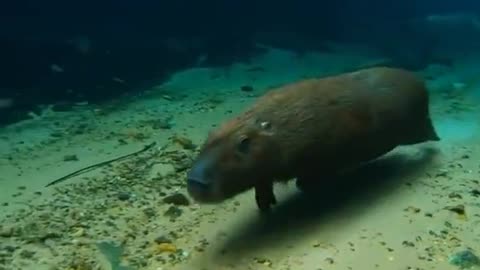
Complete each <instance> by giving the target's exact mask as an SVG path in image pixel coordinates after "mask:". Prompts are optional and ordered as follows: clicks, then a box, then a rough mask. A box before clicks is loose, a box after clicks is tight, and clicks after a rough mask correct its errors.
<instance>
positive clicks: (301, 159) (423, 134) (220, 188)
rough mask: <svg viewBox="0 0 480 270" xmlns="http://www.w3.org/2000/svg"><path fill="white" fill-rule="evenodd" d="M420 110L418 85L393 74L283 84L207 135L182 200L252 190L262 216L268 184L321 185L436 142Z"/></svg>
mask: <svg viewBox="0 0 480 270" xmlns="http://www.w3.org/2000/svg"><path fill="white" fill-rule="evenodd" d="M428 106H429V98H428V92H427V90H426V89H425V86H424V83H423V81H422V80H420V79H419V78H417V77H416V76H414V74H412V73H410V72H408V71H405V70H401V69H395V68H386V67H377V68H369V69H363V70H359V71H356V72H350V73H344V74H340V75H337V76H331V77H326V78H320V79H309V80H303V81H299V82H295V83H292V84H288V85H285V86H283V87H280V88H278V89H275V90H272V91H270V92H268V93H267V94H266V95H264V96H263V97H261V98H259V99H258V101H257V102H256V103H255V104H254V105H253V106H251V107H250V108H249V109H248V110H247V111H245V112H244V113H243V114H240V115H239V116H237V117H236V118H234V119H232V120H230V121H227V122H226V123H224V124H223V125H222V126H221V127H220V128H218V129H217V130H216V131H214V132H212V133H211V134H210V135H209V137H208V139H207V141H206V142H205V144H204V145H203V147H202V149H201V152H200V155H199V156H198V158H197V160H196V162H195V163H194V165H193V169H192V171H193V170H194V169H196V172H195V173H193V172H192V173H190V175H193V174H195V176H191V178H189V179H194V178H195V177H196V179H197V180H198V179H199V178H201V182H202V187H203V188H198V187H197V186H196V184H195V181H190V180H189V182H188V189H189V193H190V195H191V196H192V197H193V198H195V199H196V200H197V201H199V202H221V201H223V200H225V199H227V198H231V197H233V196H235V195H236V194H239V193H241V192H243V191H245V190H248V189H250V188H252V187H253V188H255V190H256V199H257V204H258V206H259V208H260V209H269V207H270V205H271V204H274V203H275V197H274V194H273V187H272V185H273V183H274V182H275V181H287V180H289V179H292V178H295V177H296V178H297V179H298V180H297V181H300V182H299V183H300V184H308V181H314V180H315V181H317V180H316V179H318V181H321V180H322V178H323V177H322V176H328V175H331V174H334V173H337V172H340V171H342V170H345V169H349V168H352V167H356V166H359V165H361V164H363V163H364V162H367V161H371V160H373V159H375V158H377V157H380V156H382V155H383V154H386V153H387V152H389V151H391V150H392V149H394V148H395V147H397V146H399V145H409V144H416V143H421V142H425V141H430V140H431V141H436V140H439V138H438V136H437V134H436V132H435V130H434V128H433V126H432V123H431V120H430V117H429V108H428ZM200 163H201V164H202V165H201V166H200V165H198V164H200ZM196 166H197V167H196ZM200 167H201V168H200ZM199 174H201V176H200V177H199ZM189 177H190V176H189ZM312 179H313V180H312ZM324 180H328V179H324ZM302 182H307V183H302ZM203 184H204V185H203Z"/></svg>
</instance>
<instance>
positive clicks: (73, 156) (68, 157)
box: [63, 155, 78, 161]
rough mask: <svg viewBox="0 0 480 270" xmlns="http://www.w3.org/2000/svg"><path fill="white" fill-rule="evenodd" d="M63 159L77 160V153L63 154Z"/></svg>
mask: <svg viewBox="0 0 480 270" xmlns="http://www.w3.org/2000/svg"><path fill="white" fill-rule="evenodd" d="M63 161H78V157H77V155H65V156H64V157H63Z"/></svg>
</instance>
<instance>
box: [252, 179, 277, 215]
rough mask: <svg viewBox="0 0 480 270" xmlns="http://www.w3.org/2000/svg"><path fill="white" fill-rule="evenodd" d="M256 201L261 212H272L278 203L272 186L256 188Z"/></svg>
mask: <svg viewBox="0 0 480 270" xmlns="http://www.w3.org/2000/svg"><path fill="white" fill-rule="evenodd" d="M255 201H256V202H257V206H258V209H260V211H261V212H268V211H270V209H271V206H272V205H274V204H276V203H277V199H276V198H275V194H273V186H272V185H271V184H270V185H259V186H256V187H255Z"/></svg>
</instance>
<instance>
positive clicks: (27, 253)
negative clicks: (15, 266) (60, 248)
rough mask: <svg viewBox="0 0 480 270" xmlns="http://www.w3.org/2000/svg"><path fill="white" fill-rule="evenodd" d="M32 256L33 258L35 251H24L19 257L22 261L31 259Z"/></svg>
mask: <svg viewBox="0 0 480 270" xmlns="http://www.w3.org/2000/svg"><path fill="white" fill-rule="evenodd" d="M33 256H35V251H31V250H26V249H24V250H22V251H21V252H20V257H22V258H23V259H31V258H33Z"/></svg>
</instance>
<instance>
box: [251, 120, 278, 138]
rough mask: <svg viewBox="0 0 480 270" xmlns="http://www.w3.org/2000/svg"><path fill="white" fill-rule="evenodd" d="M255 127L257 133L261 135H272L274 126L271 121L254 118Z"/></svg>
mask: <svg viewBox="0 0 480 270" xmlns="http://www.w3.org/2000/svg"><path fill="white" fill-rule="evenodd" d="M255 129H256V130H257V131H258V134H259V135H261V136H273V135H274V132H273V131H274V127H273V125H272V122H270V121H268V120H263V119H256V120H255Z"/></svg>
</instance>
